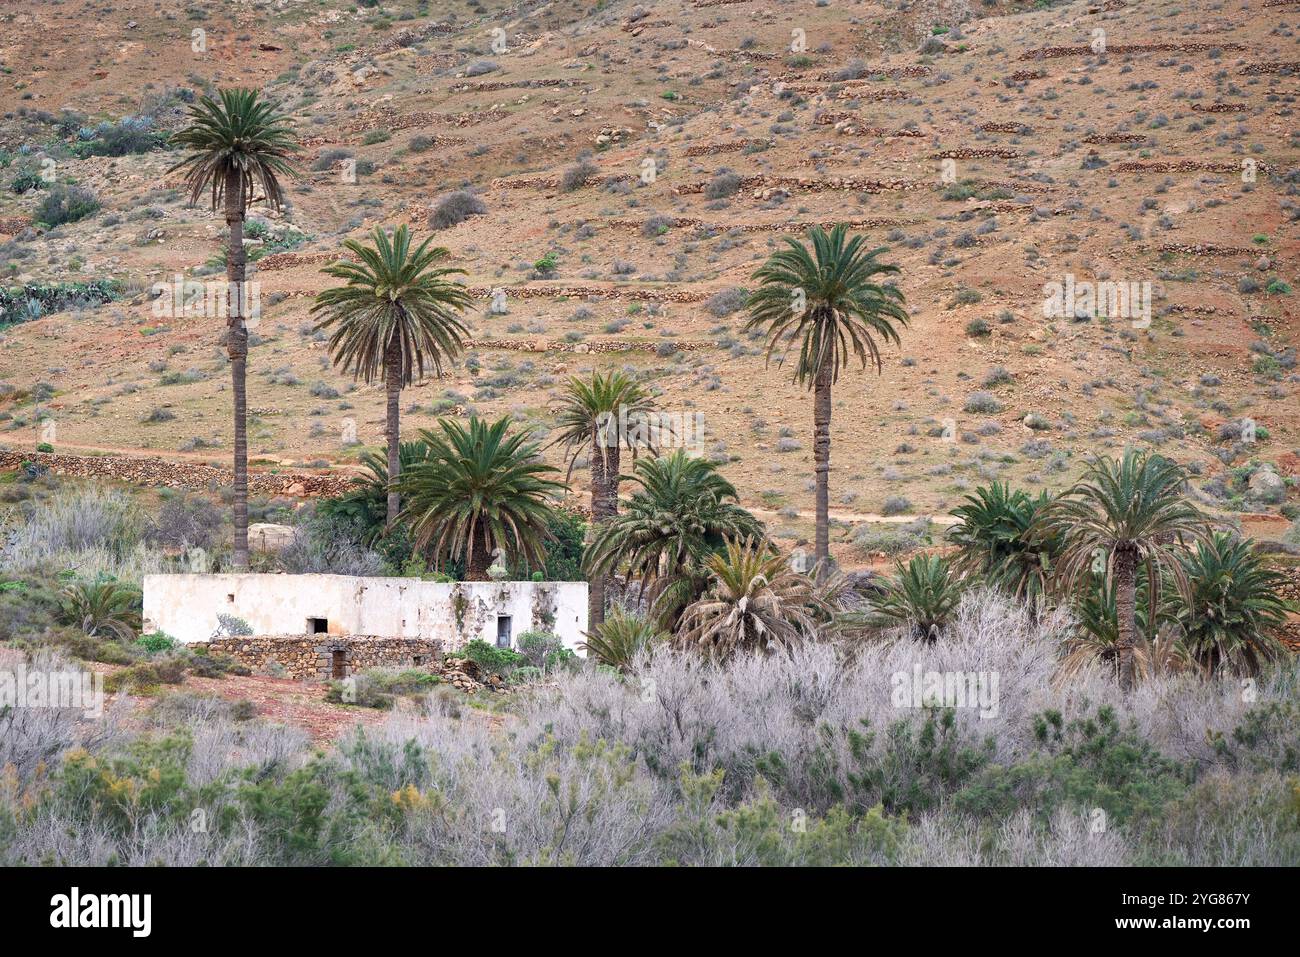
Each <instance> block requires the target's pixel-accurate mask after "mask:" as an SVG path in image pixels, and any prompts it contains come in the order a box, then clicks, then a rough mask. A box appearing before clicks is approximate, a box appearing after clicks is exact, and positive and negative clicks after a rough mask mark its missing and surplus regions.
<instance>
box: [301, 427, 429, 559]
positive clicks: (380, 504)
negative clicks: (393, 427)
mask: <svg viewBox="0 0 1300 957" xmlns="http://www.w3.org/2000/svg"><path fill="white" fill-rule="evenodd" d="M397 454H398V459H399V461H400V462H401V469H400V472H405V471H406V470H407V469H409V468H411V467H412V466H413V465H415V464H417V463H419V462H423V461H424V460H425V459H427V458H428V457H429V446H427V445H426V444H425V443H424V442H422V441H419V440H418V439H417V440H416V441H414V442H403V443H402V444H401V446H400V447H399V448H398V453H397ZM361 464H362V465H364V466H365V467H366V469H367V471H368V472H369V474H368V475H366V476H365V477H364V478H362V479H361V480H359V481H358V482H357V483H356V488H355V490H354V491H351V492H348V493H346V494H345V495H340V496H339V497H337V498H327V499H322V500H321V501H320V503H319V504H318V505H317V506H316V509H317V511H318V512H320V513H321V514H325V515H330V516H333V517H335V518H340V519H343V520H344V521H346V522H347V523H349V524H351V525H352V526H353V527H355V528H356V530H357V531H358V533H359V534H360V542H361V544H363V545H366V546H373V545H375V544H376V543H377V542H378V541H379V539H380V538H382V537H383V535H384V533H385V532H386V531H388V530H389V526H388V492H389V482H388V457H387V455H376V454H375V453H374V452H369V451H367V452H363V453H361ZM400 472H399V474H400Z"/></svg>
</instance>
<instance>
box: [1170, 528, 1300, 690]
mask: <svg viewBox="0 0 1300 957" xmlns="http://www.w3.org/2000/svg"><path fill="white" fill-rule="evenodd" d="M1179 558H1180V560H1181V563H1182V567H1183V571H1184V573H1185V574H1186V576H1187V579H1188V581H1189V582H1190V583H1191V589H1190V594H1189V596H1188V601H1186V602H1185V603H1183V604H1182V606H1181V607H1180V608H1179V610H1178V621H1179V623H1180V624H1181V625H1182V629H1183V641H1184V643H1185V644H1186V645H1187V649H1188V651H1189V653H1190V654H1191V655H1192V657H1194V658H1195V659H1196V661H1197V662H1198V663H1199V664H1200V665H1201V666H1202V667H1204V668H1205V669H1206V671H1208V672H1210V673H1215V672H1217V671H1220V670H1226V671H1230V672H1237V673H1243V674H1256V673H1257V672H1258V671H1259V668H1260V665H1261V664H1262V663H1263V662H1264V661H1268V660H1272V659H1274V658H1276V657H1277V656H1278V655H1279V654H1280V653H1281V652H1282V650H1283V646H1282V644H1281V642H1279V641H1278V640H1277V637H1276V636H1275V635H1274V632H1276V631H1277V630H1278V629H1280V628H1282V627H1283V626H1284V625H1285V624H1286V621H1287V612H1288V611H1290V610H1291V607H1292V606H1291V605H1290V603H1288V602H1287V601H1286V600H1285V599H1283V598H1282V597H1281V596H1280V595H1279V593H1278V592H1279V590H1280V589H1281V588H1283V587H1285V586H1286V585H1287V583H1288V578H1287V576H1286V575H1284V574H1282V573H1281V572H1278V571H1274V570H1273V569H1270V568H1267V567H1266V566H1265V565H1264V563H1263V562H1262V561H1261V560H1260V558H1259V556H1258V555H1256V554H1255V553H1254V552H1253V551H1252V550H1251V544H1250V542H1249V541H1247V540H1245V539H1241V538H1238V539H1235V540H1234V539H1233V538H1232V537H1231V536H1229V535H1228V534H1227V533H1225V532H1216V533H1214V534H1213V535H1212V536H1211V537H1210V538H1209V539H1208V540H1205V541H1202V542H1198V543H1197V544H1196V547H1195V548H1194V549H1193V550H1191V551H1189V552H1186V553H1184V554H1182V555H1180V556H1179Z"/></svg>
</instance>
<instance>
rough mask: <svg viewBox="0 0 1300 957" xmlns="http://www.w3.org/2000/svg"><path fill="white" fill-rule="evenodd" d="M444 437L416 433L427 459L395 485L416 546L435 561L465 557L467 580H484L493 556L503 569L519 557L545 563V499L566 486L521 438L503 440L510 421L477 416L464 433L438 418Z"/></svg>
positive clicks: (547, 511)
mask: <svg viewBox="0 0 1300 957" xmlns="http://www.w3.org/2000/svg"><path fill="white" fill-rule="evenodd" d="M438 424H439V426H441V427H442V434H438V433H436V432H433V431H431V430H429V429H425V430H423V431H422V432H421V433H420V437H421V439H422V440H423V441H424V443H425V444H426V445H427V446H428V447H429V454H428V457H427V458H426V460H425V461H423V462H420V463H417V464H416V465H413V466H412V467H411V469H410V470H409V471H407V472H404V473H402V475H401V476H400V477H399V478H398V480H397V488H398V489H399V491H400V492H401V494H402V497H403V499H404V501H405V503H406V504H405V505H404V507H403V509H402V513H401V516H402V519H403V520H404V521H407V522H409V523H410V526H411V532H412V534H413V535H414V537H415V541H416V544H417V545H419V546H420V547H421V548H424V549H426V550H427V551H428V552H429V554H431V555H433V556H434V557H435V560H437V561H441V560H442V557H443V556H448V555H449V556H451V557H453V558H464V561H465V568H466V577H467V578H469V580H470V581H485V580H487V577H488V576H487V570H488V566H489V564H490V563H491V561H492V557H493V553H494V552H495V551H497V550H498V549H500V551H501V552H502V556H501V557H502V558H503V559H504V560H505V561H506V563H510V562H513V561H514V560H516V559H517V558H520V557H522V558H524V559H526V560H527V561H528V562H529V563H531V564H532V565H533V566H534V567H537V568H540V567H542V566H543V565H545V564H546V554H545V542H546V538H547V535H548V534H549V533H548V531H547V529H548V524H549V522H550V519H551V500H552V499H554V498H556V497H557V496H558V495H559V494H560V493H561V492H563V491H564V485H563V483H561V482H557V481H555V480H554V479H552V478H551V477H550V475H551V474H553V473H556V472H557V471H558V470H557V469H555V468H553V467H552V466H549V465H547V464H546V463H545V462H543V461H541V460H540V458H538V454H539V450H538V447H537V444H536V443H534V442H529V441H528V435H527V433H523V432H520V433H516V434H514V435H508V434H507V431H508V429H509V428H510V418H509V416H502V417H501V418H500V419H498V420H497V421H496V422H493V423H491V424H488V423H487V422H484V421H482V420H481V419H479V418H478V417H477V416H474V417H472V418H471V419H470V420H469V427H468V428H466V427H465V426H463V425H461V424H460V423H459V422H453V421H450V420H448V419H442V420H440V421H439V422H438Z"/></svg>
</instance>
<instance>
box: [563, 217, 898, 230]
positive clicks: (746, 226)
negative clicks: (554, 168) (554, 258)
mask: <svg viewBox="0 0 1300 957" xmlns="http://www.w3.org/2000/svg"><path fill="white" fill-rule="evenodd" d="M665 218H667V219H668V225H669V226H670V227H671V228H672V229H697V230H702V231H705V232H710V233H715V234H723V233H802V232H807V231H808V230H809V229H811V228H812V227H814V226H820V227H821V228H822V229H830V228H831V227H833V226H836V225H838V224H840V223H844V222H845V221H844V220H842V219H827V220H821V221H816V220H806V221H801V222H794V223H708V222H705V221H704V220H701V219H692V218H691V217H689V216H673V217H665ZM584 222H588V221H586V220H584ZM920 222H922V220H919V219H855V220H850V221H848V222H847V223H846V225H847V226H848V227H849V229H881V228H888V229H892V228H894V227H897V226H915V225H916V224H917V223H920ZM645 223H646V221H645V220H643V219H611V220H609V221H608V222H607V223H604V224H600V223H597V224H596V225H605V226H612V227H614V228H616V229H643V228H644V227H645Z"/></svg>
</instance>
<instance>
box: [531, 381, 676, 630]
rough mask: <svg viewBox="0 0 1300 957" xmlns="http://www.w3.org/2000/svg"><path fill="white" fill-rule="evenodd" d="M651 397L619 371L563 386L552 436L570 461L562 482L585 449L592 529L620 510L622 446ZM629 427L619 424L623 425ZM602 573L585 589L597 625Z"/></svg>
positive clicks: (632, 440) (632, 439) (631, 442)
mask: <svg viewBox="0 0 1300 957" xmlns="http://www.w3.org/2000/svg"><path fill="white" fill-rule="evenodd" d="M651 408H652V405H651V401H650V396H649V395H648V393H647V392H646V391H645V389H643V388H642V387H641V386H640V385H639V384H638V383H636V382H635V381H634V380H632V379H631V378H630V377H628V376H626V375H624V374H623V373H622V372H611V373H609V374H608V375H601V374H600V373H598V372H593V373H592V374H591V381H590V382H584V381H583V380H582V379H579V378H577V377H573V378H570V379H569V382H568V385H566V386H565V387H564V391H563V393H561V395H560V401H559V404H558V407H557V409H556V429H557V432H556V437H555V439H554V440H553V441H552V442H551V445H563V446H564V451H565V455H566V457H567V458H568V460H569V469H568V472H567V473H566V474H565V477H564V479H565V484H568V481H569V479H570V478H571V477H572V475H573V467H574V464H575V463H576V462H577V459H578V455H579V454H580V453H581V452H582V450H583V449H584V448H586V449H587V450H588V461H589V462H590V468H591V531H592V534H593V535H594V534H595V533H596V532H598V531H599V530H600V527H601V526H602V525H604V524H605V523H606V522H608V521H609V520H610V519H611V518H613V517H614V516H615V515H617V514H618V486H619V468H620V453H621V451H622V446H624V445H626V446H627V447H628V448H629V449H634V448H635V447H636V443H637V442H638V440H639V438H640V436H641V430H638V429H636V428H635V427H636V425H637V421H638V419H644V417H646V416H648V415H649V414H650V410H651ZM625 423H627V424H630V425H631V426H632V428H626V429H625V428H623V426H624V424H625ZM605 588H606V576H605V575H604V574H597V575H593V576H592V578H591V591H590V592H589V593H588V596H587V601H588V622H589V625H590V627H591V628H596V627H597V626H598V625H600V623H601V622H602V621H604V619H605Z"/></svg>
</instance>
